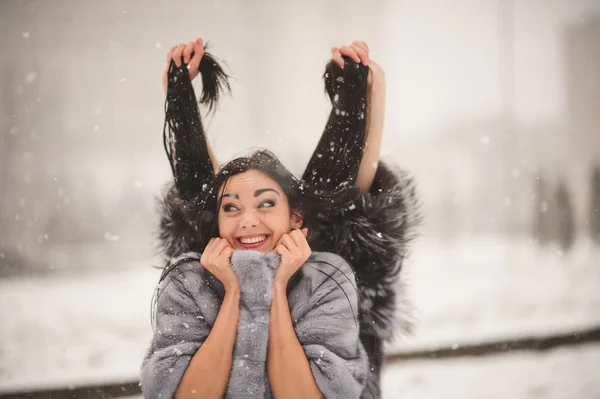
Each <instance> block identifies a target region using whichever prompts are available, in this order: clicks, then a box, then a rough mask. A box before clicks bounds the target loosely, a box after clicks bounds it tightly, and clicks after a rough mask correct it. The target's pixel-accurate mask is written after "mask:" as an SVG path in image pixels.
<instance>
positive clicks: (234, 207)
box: [223, 204, 238, 212]
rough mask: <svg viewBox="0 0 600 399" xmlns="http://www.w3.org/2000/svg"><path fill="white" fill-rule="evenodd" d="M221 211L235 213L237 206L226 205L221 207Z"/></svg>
mask: <svg viewBox="0 0 600 399" xmlns="http://www.w3.org/2000/svg"><path fill="white" fill-rule="evenodd" d="M223 210H224V211H225V212H233V211H237V210H238V208H237V206H235V205H233V204H226V205H223Z"/></svg>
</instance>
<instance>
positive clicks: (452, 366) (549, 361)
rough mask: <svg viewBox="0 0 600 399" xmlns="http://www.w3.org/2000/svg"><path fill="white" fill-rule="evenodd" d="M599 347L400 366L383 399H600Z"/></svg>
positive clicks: (388, 375) (392, 371)
mask: <svg viewBox="0 0 600 399" xmlns="http://www.w3.org/2000/svg"><path fill="white" fill-rule="evenodd" d="M599 370H600V344H595V345H581V346H577V347H571V348H559V349H556V350H553V351H550V352H544V353H532V352H528V353H511V354H506V355H497V356H491V357H486V358H459V359H443V360H435V361H431V360H422V361H421V360H420V361H411V362H409V363H405V364H402V363H396V364H393V365H390V366H388V367H387V368H386V371H385V372H384V374H383V378H382V387H383V393H384V394H383V397H384V399H431V398H452V399H454V398H456V399H471V398H473V399H483V398H485V399H508V398H511V399H522V398H536V399H599V398H600V373H599Z"/></svg>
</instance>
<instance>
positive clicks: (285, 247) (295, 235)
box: [275, 229, 312, 284]
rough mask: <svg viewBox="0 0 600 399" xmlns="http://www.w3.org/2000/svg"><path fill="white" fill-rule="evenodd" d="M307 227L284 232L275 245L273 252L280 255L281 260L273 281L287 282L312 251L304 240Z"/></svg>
mask: <svg viewBox="0 0 600 399" xmlns="http://www.w3.org/2000/svg"><path fill="white" fill-rule="evenodd" d="M307 233H308V229H302V230H300V229H296V230H293V231H292V232H291V233H289V234H284V235H283V236H282V237H281V239H280V240H279V243H278V245H277V246H276V247H275V253H277V254H279V255H280V256H281V262H280V264H279V267H278V268H277V271H276V272H275V281H278V282H283V283H284V284H287V282H288V280H289V279H290V277H292V275H293V274H294V273H296V271H297V270H298V269H300V266H302V265H303V264H304V262H306V260H307V259H308V258H309V257H310V255H311V253H312V251H311V249H310V246H309V245H308V242H307V241H306V234H307Z"/></svg>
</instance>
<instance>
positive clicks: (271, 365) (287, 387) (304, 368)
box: [267, 281, 323, 399]
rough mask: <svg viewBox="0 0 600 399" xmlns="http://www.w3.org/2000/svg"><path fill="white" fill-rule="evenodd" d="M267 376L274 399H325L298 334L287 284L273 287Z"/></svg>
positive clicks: (277, 283) (280, 283)
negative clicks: (293, 322)
mask: <svg viewBox="0 0 600 399" xmlns="http://www.w3.org/2000/svg"><path fill="white" fill-rule="evenodd" d="M269 323H270V324H269V349H268V361H267V373H268V376H269V382H270V384H271V390H272V392H273V397H274V398H276V399H277V398H291V399H294V398H299V399H305V398H322V397H323V395H322V394H321V391H320V390H319V388H318V386H317V383H316V382H315V379H314V377H313V374H312V371H311V369H310V364H309V363H308V359H307V358H306V355H305V353H304V349H302V345H300V342H298V337H297V336H296V332H295V331H294V326H293V324H292V318H291V316H290V308H289V305H288V300H287V296H286V284H284V283H283V282H277V281H276V282H275V283H274V284H273V302H272V304H271V313H270V322H269Z"/></svg>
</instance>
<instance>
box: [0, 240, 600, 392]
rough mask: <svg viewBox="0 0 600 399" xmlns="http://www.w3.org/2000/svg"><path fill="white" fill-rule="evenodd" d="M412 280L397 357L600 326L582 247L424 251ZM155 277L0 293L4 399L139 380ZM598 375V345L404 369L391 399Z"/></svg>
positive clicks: (540, 386) (598, 278) (393, 368)
mask: <svg viewBox="0 0 600 399" xmlns="http://www.w3.org/2000/svg"><path fill="white" fill-rule="evenodd" d="M407 271H408V272H409V275H410V283H411V287H410V293H411V297H412V298H413V301H414V303H415V304H416V305H417V307H418V309H419V312H418V319H419V320H418V323H417V328H416V330H415V333H414V336H412V337H404V338H402V339H399V340H398V341H397V342H396V343H395V345H394V346H393V347H392V348H390V350H392V351H397V350H406V349H410V348H415V347H423V346H437V345H443V344H452V343H461V342H473V341H481V340H488V339H497V338H499V337H503V336H510V337H514V336H515V335H530V334H532V333H535V334H548V333H550V332H556V331H568V330H571V329H574V328H579V327H583V326H589V325H597V324H600V312H599V309H600V290H599V289H598V288H599V287H600V251H599V250H598V249H597V248H593V247H592V246H591V245H590V244H588V243H585V242H584V243H581V244H579V245H578V246H577V248H576V249H575V250H574V251H573V252H572V253H570V254H568V255H566V254H560V253H559V252H558V251H557V250H556V249H551V248H550V249H546V250H543V251H540V250H537V249H536V248H535V247H533V246H532V245H530V244H529V243H527V242H517V243H510V244H508V243H503V242H500V241H497V240H493V239H489V240H488V239H482V238H480V239H476V240H475V239H472V240H465V241H458V242H454V243H452V244H440V243H433V242H427V241H423V242H421V243H420V244H419V245H418V246H417V248H416V250H415V253H414V256H413V258H412V260H411V262H410V264H409V267H408V269H407ZM158 275H159V271H158V270H155V269H152V268H150V267H149V266H147V265H146V264H135V265H133V266H127V267H124V268H123V269H122V270H115V269H111V270H110V271H86V272H85V273H80V274H78V275H74V274H70V275H65V274H56V275H46V276H38V277H28V278H22V279H8V280H3V281H0V320H2V324H1V325H0V340H1V342H2V346H0V392H1V391H6V390H11V391H13V390H15V389H23V388H32V387H51V386H69V385H72V384H77V385H79V384H81V383H97V382H115V381H127V380H135V379H136V378H137V375H138V369H139V365H140V362H141V359H142V357H143V355H144V352H145V349H146V347H147V345H148V342H149V340H150V337H151V328H150V298H151V296H152V292H153V289H154V287H155V284H156V282H157V280H158ZM593 370H600V345H585V346H579V347H575V348H563V349H557V350H555V351H550V352H547V353H542V354H535V353H516V354H507V355H499V356H493V357H489V358H472V359H469V358H465V359H445V360H436V361H431V360H427V361H411V362H406V363H395V364H393V365H390V367H389V368H388V369H387V370H386V372H385V373H384V378H383V385H384V388H385V392H386V396H385V397H386V398H388V397H389V398H395V397H409V398H420V397H438V396H442V394H443V395H444V397H458V398H460V397H462V398H470V397H477V398H479V397H484V398H488V397H489V398H496V397H498V398H500V397H502V398H505V397H514V398H521V397H523V398H525V397H543V398H546V397H547V398H559V397H560V398H563V397H564V398H571V397H577V398H600V386H599V383H598V380H600V379H599V378H596V375H598V374H597V372H594V371H593ZM559 387H560V388H561V389H562V391H558V390H557V389H558V388H559ZM502 389H504V391H503V390H502ZM507 390H508V391H507ZM561 392H562V394H561ZM449 393H452V395H449ZM405 395H406V396H405Z"/></svg>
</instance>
